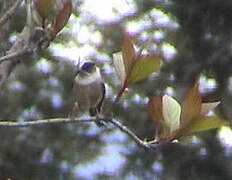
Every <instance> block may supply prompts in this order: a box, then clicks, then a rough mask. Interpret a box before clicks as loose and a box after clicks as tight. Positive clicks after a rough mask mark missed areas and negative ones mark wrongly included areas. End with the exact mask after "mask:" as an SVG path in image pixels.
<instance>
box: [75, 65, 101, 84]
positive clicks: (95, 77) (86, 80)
mask: <svg viewBox="0 0 232 180" xmlns="http://www.w3.org/2000/svg"><path fill="white" fill-rule="evenodd" d="M100 80H101V74H100V70H99V68H96V71H94V72H93V73H90V74H88V75H87V76H85V77H80V76H78V75H77V76H76V78H75V82H76V83H78V84H81V85H88V84H91V83H93V82H95V81H100Z"/></svg>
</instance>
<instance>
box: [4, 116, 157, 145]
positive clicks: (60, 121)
mask: <svg viewBox="0 0 232 180" xmlns="http://www.w3.org/2000/svg"><path fill="white" fill-rule="evenodd" d="M96 121H104V122H106V123H111V124H113V125H114V126H115V127H117V128H119V129H120V130H121V131H122V132H124V133H126V134H127V135H128V136H130V137H131V138H132V139H133V140H134V141H135V142H136V143H137V144H138V145H139V146H141V147H144V148H146V149H154V148H155V147H157V146H158V143H157V142H154V141H150V142H147V141H144V140H142V139H140V138H139V137H138V136H137V135H136V134H135V133H133V132H132V131H131V130H130V129H128V128H127V127H126V126H124V125H123V124H122V123H120V122H119V121H117V120H115V119H110V120H109V119H104V118H75V119H70V118H52V119H42V120H28V121H12V120H11V121H0V128H21V127H32V126H48V125H60V124H68V123H89V122H96Z"/></svg>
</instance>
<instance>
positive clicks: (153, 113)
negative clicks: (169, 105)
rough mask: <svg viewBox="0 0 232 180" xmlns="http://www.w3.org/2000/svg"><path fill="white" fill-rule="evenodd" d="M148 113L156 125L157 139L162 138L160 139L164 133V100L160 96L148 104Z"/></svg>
mask: <svg viewBox="0 0 232 180" xmlns="http://www.w3.org/2000/svg"><path fill="white" fill-rule="evenodd" d="M147 108H148V112H149V114H150V117H151V119H152V121H153V122H154V124H155V128H156V137H157V138H158V139H159V138H162V137H160V136H161V134H162V133H163V132H162V131H163V126H164V123H163V111H162V108H163V105H162V99H161V97H159V96H155V97H153V98H152V99H151V100H150V101H149V102H148V106H147Z"/></svg>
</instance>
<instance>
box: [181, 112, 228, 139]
mask: <svg viewBox="0 0 232 180" xmlns="http://www.w3.org/2000/svg"><path fill="white" fill-rule="evenodd" d="M227 125H229V122H228V121H226V120H224V119H221V118H219V117H215V116H212V117H202V118H199V119H196V120H195V121H193V122H192V123H191V124H190V125H189V126H188V127H187V128H186V129H185V130H184V131H182V136H184V135H191V134H194V133H197V132H201V131H207V130H210V129H216V128H220V127H222V126H227Z"/></svg>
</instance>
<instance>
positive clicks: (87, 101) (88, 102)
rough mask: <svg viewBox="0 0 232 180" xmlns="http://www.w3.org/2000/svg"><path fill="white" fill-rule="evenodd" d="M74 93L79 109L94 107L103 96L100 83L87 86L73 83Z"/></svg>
mask: <svg viewBox="0 0 232 180" xmlns="http://www.w3.org/2000/svg"><path fill="white" fill-rule="evenodd" d="M74 91H75V92H74V93H75V94H76V101H77V102H78V103H79V105H80V108H81V109H89V108H91V107H95V106H96V105H97V104H98V103H99V102H100V100H101V98H102V96H103V93H102V83H101V82H97V81H96V82H95V83H92V84H89V85H83V84H78V83H75V86H74Z"/></svg>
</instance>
